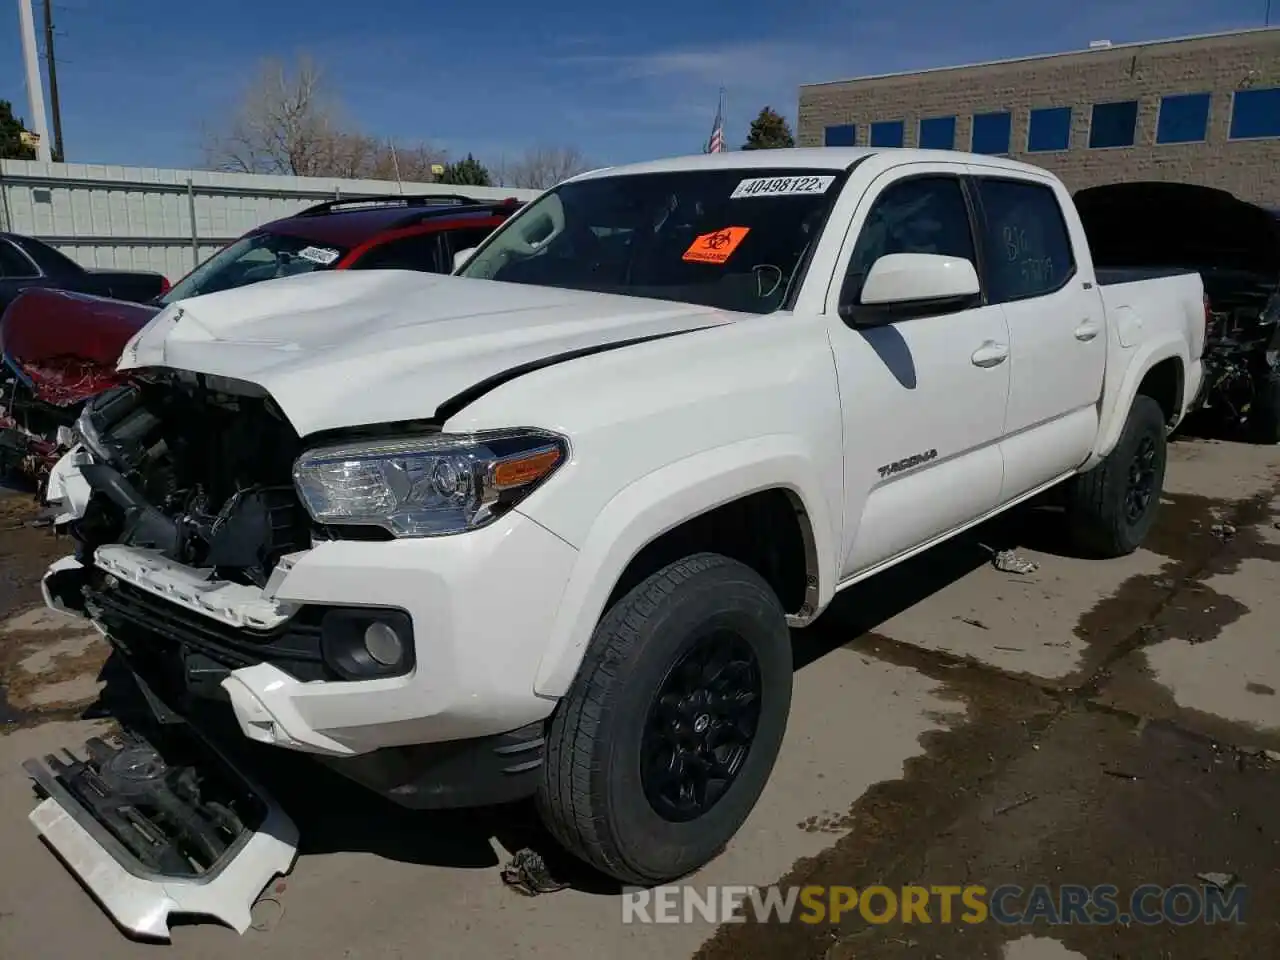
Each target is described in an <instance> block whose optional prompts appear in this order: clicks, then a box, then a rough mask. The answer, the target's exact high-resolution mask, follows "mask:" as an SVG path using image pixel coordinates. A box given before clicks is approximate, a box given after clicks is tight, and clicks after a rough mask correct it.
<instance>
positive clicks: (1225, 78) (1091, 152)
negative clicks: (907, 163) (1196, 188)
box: [798, 27, 1280, 207]
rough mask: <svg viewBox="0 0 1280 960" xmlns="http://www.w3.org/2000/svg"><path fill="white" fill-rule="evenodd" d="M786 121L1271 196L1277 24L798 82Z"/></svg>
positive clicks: (1093, 175)
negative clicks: (795, 111)
mask: <svg viewBox="0 0 1280 960" xmlns="http://www.w3.org/2000/svg"><path fill="white" fill-rule="evenodd" d="M798 134H799V136H798V140H799V143H800V145H802V146H821V145H823V144H827V145H830V146H849V145H856V146H866V145H871V146H886V147H888V146H907V147H915V146H922V147H935V148H941V149H956V150H972V151H974V152H976V153H991V154H1000V155H1003V156H1010V157H1014V158H1016V159H1019V160H1024V161H1026V162H1028V163H1034V164H1036V165H1038V166H1042V167H1046V168H1048V169H1049V170H1052V171H1053V172H1054V173H1056V174H1058V175H1059V176H1061V177H1062V178H1063V179H1064V180H1065V181H1066V183H1067V185H1068V186H1069V187H1070V188H1071V189H1072V190H1077V189H1080V188H1082V187H1087V186H1095V185H1097V184H1100V183H1113V182H1116V181H1120V180H1175V181H1185V182H1191V183H1199V184H1203V185H1205V186H1212V187H1219V188H1221V189H1224V190H1228V191H1230V192H1231V193H1234V194H1236V195H1237V196H1239V197H1241V198H1242V199H1245V200H1251V201H1254V202H1259V203H1263V204H1265V205H1267V206H1273V207H1280V27H1270V28H1262V29H1256V30H1242V31H1237V32H1233V33H1224V34H1215V35H1211V36H1200V37H1187V38H1183V39H1178V40H1162V41H1156V42H1152V43H1132V44H1114V45H1112V44H1105V43H1097V44H1094V45H1091V46H1090V48H1089V49H1087V50H1079V51H1074V52H1069V53H1059V54H1052V55H1049V56H1042V57H1027V58H1021V59H1017V60H1001V61H994V62H990V63H981V64H973V65H970V66H961V67H944V68H941V69H936V70H925V71H921V72H918V73H903V74H892V75H886V76H875V77H860V78H856V79H852V80H837V81H831V82H828V83H815V84H808V85H806V86H803V87H801V88H800V111H799V130H798Z"/></svg>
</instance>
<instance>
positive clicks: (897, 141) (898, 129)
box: [871, 120, 906, 147]
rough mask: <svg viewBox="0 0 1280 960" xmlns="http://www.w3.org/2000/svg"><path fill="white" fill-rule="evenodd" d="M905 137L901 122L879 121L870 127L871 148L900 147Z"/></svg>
mask: <svg viewBox="0 0 1280 960" xmlns="http://www.w3.org/2000/svg"><path fill="white" fill-rule="evenodd" d="M905 135H906V133H905V128H904V125H903V123H902V121H901V120H880V121H878V122H876V123H873V124H872V125H871V146H873V147H900V146H902V143H903V137H904V136H905Z"/></svg>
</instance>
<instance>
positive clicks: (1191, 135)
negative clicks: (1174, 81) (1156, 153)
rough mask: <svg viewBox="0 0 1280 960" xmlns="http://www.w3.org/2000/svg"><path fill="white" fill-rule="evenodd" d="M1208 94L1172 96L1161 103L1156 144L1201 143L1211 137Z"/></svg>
mask: <svg viewBox="0 0 1280 960" xmlns="http://www.w3.org/2000/svg"><path fill="white" fill-rule="evenodd" d="M1212 99H1213V97H1212V95H1211V94H1208V93H1178V94H1171V95H1169V96H1167V97H1165V98H1164V99H1163V100H1161V101H1160V118H1159V119H1158V120H1157V121H1156V143H1199V142H1200V141H1202V140H1205V139H1207V138H1208V136H1209V102H1210V101H1211V100H1212Z"/></svg>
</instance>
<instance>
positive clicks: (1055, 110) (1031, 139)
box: [1027, 107, 1071, 153]
mask: <svg viewBox="0 0 1280 960" xmlns="http://www.w3.org/2000/svg"><path fill="white" fill-rule="evenodd" d="M1070 146H1071V108H1070V107H1042V108H1040V109H1039V110H1032V111H1031V123H1030V125H1029V126H1028V127H1027V152H1028V153H1043V152H1045V151H1046V150H1066V149H1067V148H1068V147H1070Z"/></svg>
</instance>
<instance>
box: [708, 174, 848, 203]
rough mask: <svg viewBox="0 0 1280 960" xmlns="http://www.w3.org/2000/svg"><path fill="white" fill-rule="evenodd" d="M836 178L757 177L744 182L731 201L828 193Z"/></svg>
mask: <svg viewBox="0 0 1280 960" xmlns="http://www.w3.org/2000/svg"><path fill="white" fill-rule="evenodd" d="M835 180H836V178H835V177H834V176H831V177H757V178H755V179H754V180H743V181H741V182H740V183H739V184H738V185H737V186H736V187H734V188H733V193H731V194H729V199H730V200H740V199H742V198H743V197H792V196H811V195H813V194H817V193H826V192H827V190H828V189H830V187H831V184H833V183H835Z"/></svg>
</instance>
